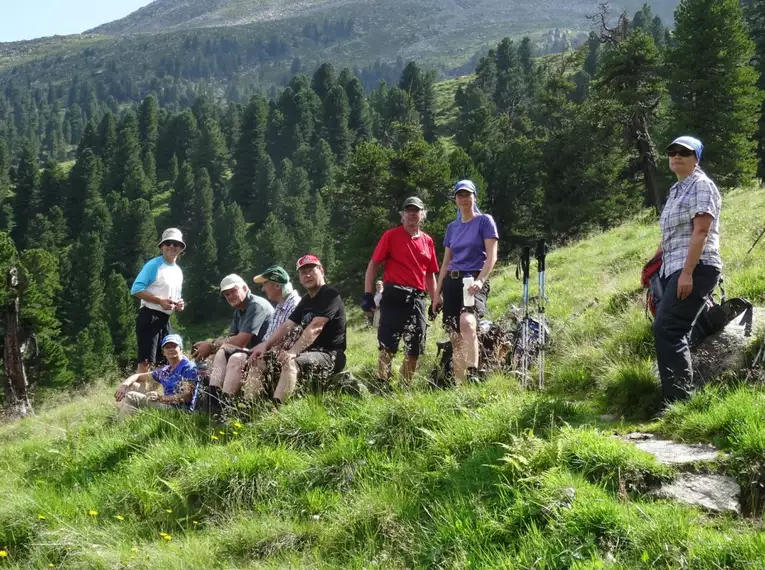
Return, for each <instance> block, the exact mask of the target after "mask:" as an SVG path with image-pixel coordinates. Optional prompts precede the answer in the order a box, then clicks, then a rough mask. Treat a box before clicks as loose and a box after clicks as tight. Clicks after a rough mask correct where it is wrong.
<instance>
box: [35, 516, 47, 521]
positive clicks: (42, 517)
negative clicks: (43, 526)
mask: <svg viewBox="0 0 765 570" xmlns="http://www.w3.org/2000/svg"><path fill="white" fill-rule="evenodd" d="M37 518H38V519H39V520H41V521H44V520H48V517H46V516H45V515H37Z"/></svg>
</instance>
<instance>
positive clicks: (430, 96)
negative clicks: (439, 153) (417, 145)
mask: <svg viewBox="0 0 765 570" xmlns="http://www.w3.org/2000/svg"><path fill="white" fill-rule="evenodd" d="M434 83H435V74H433V73H429V72H427V73H426V72H423V71H422V70H421V69H420V68H419V66H418V65H417V64H416V63H415V62H413V61H410V62H409V63H408V64H407V66H406V67H405V68H404V71H403V72H402V74H401V81H399V87H400V88H401V89H402V90H403V91H405V92H406V93H407V94H408V95H409V97H410V98H411V99H412V101H413V102H414V108H415V109H416V110H417V113H418V114H419V117H420V124H421V125H422V131H423V134H424V135H425V140H427V141H430V142H432V141H434V140H435V136H436V133H435V131H436V115H435V106H436V95H435V90H434V88H433V85H434Z"/></svg>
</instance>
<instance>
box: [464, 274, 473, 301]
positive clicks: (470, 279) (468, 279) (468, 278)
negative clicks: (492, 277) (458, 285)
mask: <svg viewBox="0 0 765 570" xmlns="http://www.w3.org/2000/svg"><path fill="white" fill-rule="evenodd" d="M473 281H475V279H473V276H472V275H470V274H469V273H468V274H467V275H465V277H463V278H462V305H463V306H465V307H474V306H475V295H471V294H470V292H469V291H468V289H470V286H471V285H472V284H473Z"/></svg>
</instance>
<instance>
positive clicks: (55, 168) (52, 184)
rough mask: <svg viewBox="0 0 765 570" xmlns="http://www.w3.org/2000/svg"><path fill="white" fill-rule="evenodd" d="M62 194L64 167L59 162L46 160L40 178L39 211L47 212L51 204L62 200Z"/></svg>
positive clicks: (63, 193) (64, 192) (64, 188)
mask: <svg viewBox="0 0 765 570" xmlns="http://www.w3.org/2000/svg"><path fill="white" fill-rule="evenodd" d="M64 196H66V174H65V173H64V169H63V168H61V165H60V164H59V163H57V162H55V161H48V162H47V163H46V164H45V168H43V171H42V176H41V178H40V211H41V212H49V211H50V209H51V208H52V207H53V206H55V205H57V204H60V203H61V202H62V198H63V197H64Z"/></svg>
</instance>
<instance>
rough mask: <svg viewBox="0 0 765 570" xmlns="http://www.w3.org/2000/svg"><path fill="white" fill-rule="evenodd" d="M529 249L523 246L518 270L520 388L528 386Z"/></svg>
mask: <svg viewBox="0 0 765 570" xmlns="http://www.w3.org/2000/svg"><path fill="white" fill-rule="evenodd" d="M530 260H531V247H530V246H527V245H525V246H523V249H522V250H521V259H520V269H521V274H522V277H523V298H522V301H521V309H522V310H523V320H522V321H521V358H520V368H521V371H520V372H521V386H523V387H524V388H528V386H529V377H528V376H529V346H528V345H529V266H530V264H531V262H530Z"/></svg>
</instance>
